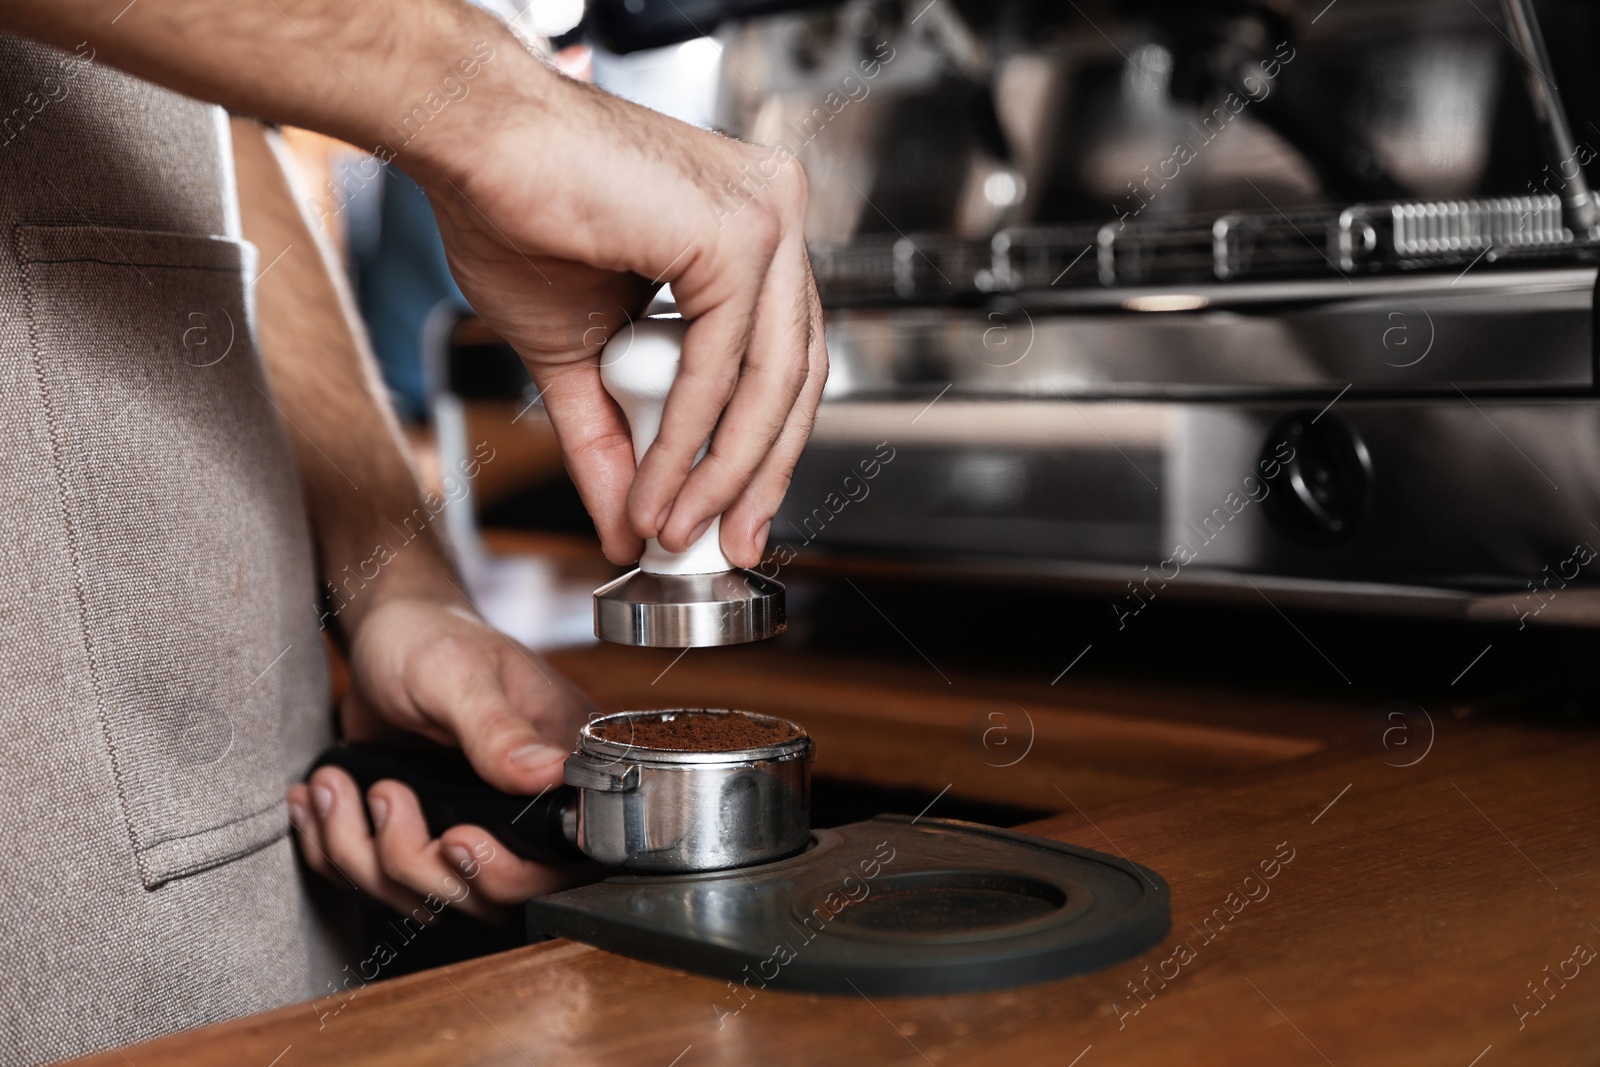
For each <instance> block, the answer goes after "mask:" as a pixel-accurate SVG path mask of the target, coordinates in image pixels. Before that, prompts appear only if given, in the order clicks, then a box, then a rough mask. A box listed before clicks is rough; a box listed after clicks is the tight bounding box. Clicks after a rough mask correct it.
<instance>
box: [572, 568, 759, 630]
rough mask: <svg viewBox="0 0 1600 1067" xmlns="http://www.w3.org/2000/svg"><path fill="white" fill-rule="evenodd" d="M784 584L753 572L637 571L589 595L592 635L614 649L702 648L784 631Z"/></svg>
mask: <svg viewBox="0 0 1600 1067" xmlns="http://www.w3.org/2000/svg"><path fill="white" fill-rule="evenodd" d="M786 625H788V624H787V622H786V620H785V618H784V613H783V585H782V583H780V582H775V581H773V580H772V579H771V578H767V577H764V576H762V575H760V574H757V573H756V572H755V571H746V570H731V571H723V572H721V573H720V574H650V573H647V572H645V571H641V570H636V571H632V572H631V573H628V574H624V575H623V576H622V577H621V578H618V579H617V580H616V581H614V582H611V583H609V584H607V585H603V586H601V587H600V588H599V589H596V590H595V591H594V635H595V636H596V637H598V638H599V639H600V640H602V641H611V642H614V643H615V644H619V645H646V646H649V647H651V648H705V647H707V646H711V645H739V644H744V643H745V642H747V641H762V640H765V639H766V638H768V637H775V636H777V635H778V634H781V633H783V629H784V627H785V626H786Z"/></svg>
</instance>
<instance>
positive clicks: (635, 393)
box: [600, 319, 735, 574]
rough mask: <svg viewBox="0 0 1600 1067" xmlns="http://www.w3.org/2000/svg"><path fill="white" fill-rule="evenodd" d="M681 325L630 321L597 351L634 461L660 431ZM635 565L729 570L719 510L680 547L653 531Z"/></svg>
mask: <svg viewBox="0 0 1600 1067" xmlns="http://www.w3.org/2000/svg"><path fill="white" fill-rule="evenodd" d="M687 328H688V325H687V324H686V323H685V322H684V321H683V320H682V319H645V320H643V321H640V322H630V323H629V324H628V325H626V326H624V327H623V328H622V329H621V330H619V331H617V335H616V336H615V337H613V338H612V339H611V341H610V343H608V344H607V345H606V348H605V352H604V353H603V354H602V355H601V357H600V381H601V382H602V383H604V385H605V387H606V392H608V393H610V394H611V398H612V399H613V400H615V401H616V402H617V406H618V407H620V408H622V414H623V415H624V416H626V417H627V420H628V430H629V432H630V433H632V435H633V462H634V463H635V465H637V464H638V463H639V461H641V460H642V459H644V454H645V452H646V451H647V450H648V449H649V448H650V445H651V444H652V443H653V442H654V441H655V439H656V435H657V434H658V433H660V432H661V416H662V413H663V412H664V411H665V410H666V406H667V393H668V391H669V390H671V388H672V383H673V381H675V380H676V379H677V377H678V360H679V357H680V354H681V352H682V350H683V335H684V332H685V330H687ZM709 443H710V442H707V444H706V445H702V446H701V448H700V454H699V455H697V456H696V457H695V462H696V463H698V462H699V461H700V458H701V457H702V456H704V455H705V454H706V448H707V447H708V446H709ZM639 569H640V570H642V571H644V572H645V573H646V574H720V573H722V572H724V571H731V570H734V569H735V568H734V565H733V564H732V563H731V562H729V560H728V557H727V556H725V555H723V554H722V518H721V516H718V517H717V518H714V519H712V520H711V525H710V526H708V527H707V528H706V532H705V533H703V534H701V535H700V538H699V540H697V541H695V543H694V544H692V545H690V546H689V547H688V548H687V549H686V550H684V551H682V552H668V551H667V550H666V549H664V548H662V547H661V545H660V543H659V542H657V541H656V539H655V538H654V537H652V538H650V539H649V540H648V541H646V542H645V548H644V555H643V556H641V557H640V558H639Z"/></svg>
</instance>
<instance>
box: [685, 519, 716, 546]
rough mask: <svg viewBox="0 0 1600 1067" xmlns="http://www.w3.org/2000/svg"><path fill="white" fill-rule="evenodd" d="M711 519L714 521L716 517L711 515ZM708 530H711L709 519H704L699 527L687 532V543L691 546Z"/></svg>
mask: <svg viewBox="0 0 1600 1067" xmlns="http://www.w3.org/2000/svg"><path fill="white" fill-rule="evenodd" d="M711 518H712V519H714V518H716V516H715V515H713V516H712V517H711ZM709 529H711V519H706V520H705V521H704V522H702V523H701V524H700V525H699V526H696V527H695V528H694V529H693V530H691V531H690V532H689V543H690V544H691V545H692V544H694V543H695V542H696V541H698V540H700V538H701V537H703V536H704V535H705V532H706V531H707V530H709Z"/></svg>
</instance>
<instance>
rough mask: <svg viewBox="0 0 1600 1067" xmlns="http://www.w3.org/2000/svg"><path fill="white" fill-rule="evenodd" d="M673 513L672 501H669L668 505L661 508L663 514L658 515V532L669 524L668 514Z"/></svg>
mask: <svg viewBox="0 0 1600 1067" xmlns="http://www.w3.org/2000/svg"><path fill="white" fill-rule="evenodd" d="M671 514H672V501H670V500H669V501H667V506H666V507H664V508H662V509H661V514H659V515H657V516H656V533H660V532H661V530H662V528H663V527H664V526H666V525H667V516H668V515H671Z"/></svg>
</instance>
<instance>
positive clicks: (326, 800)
mask: <svg viewBox="0 0 1600 1067" xmlns="http://www.w3.org/2000/svg"><path fill="white" fill-rule="evenodd" d="M311 803H313V804H315V805H316V806H317V814H318V815H320V816H322V817H323V818H324V819H326V818H327V817H328V815H329V814H330V813H331V812H332V811H333V790H331V789H329V788H328V787H327V786H325V785H314V786H312V787H311Z"/></svg>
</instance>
